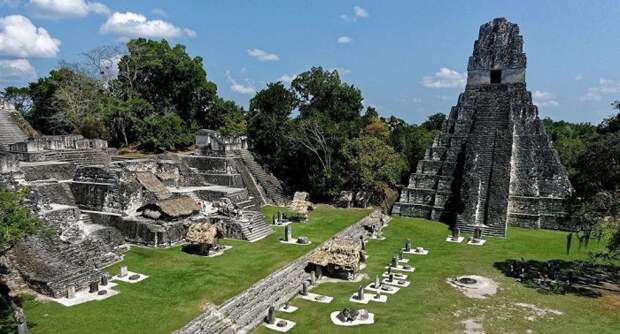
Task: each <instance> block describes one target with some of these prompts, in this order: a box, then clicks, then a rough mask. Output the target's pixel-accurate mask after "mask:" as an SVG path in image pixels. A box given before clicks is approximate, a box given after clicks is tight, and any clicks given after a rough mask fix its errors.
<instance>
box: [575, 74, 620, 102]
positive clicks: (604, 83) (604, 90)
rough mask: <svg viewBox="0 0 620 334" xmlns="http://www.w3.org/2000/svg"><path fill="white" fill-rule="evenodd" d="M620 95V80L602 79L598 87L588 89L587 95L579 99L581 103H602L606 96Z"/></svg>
mask: <svg viewBox="0 0 620 334" xmlns="http://www.w3.org/2000/svg"><path fill="white" fill-rule="evenodd" d="M618 93H620V80H610V79H605V78H600V79H599V81H598V86H596V87H590V88H588V91H587V92H586V94H585V95H583V96H582V97H580V98H579V99H580V100H581V101H600V100H602V99H603V97H604V96H609V95H612V94H618Z"/></svg>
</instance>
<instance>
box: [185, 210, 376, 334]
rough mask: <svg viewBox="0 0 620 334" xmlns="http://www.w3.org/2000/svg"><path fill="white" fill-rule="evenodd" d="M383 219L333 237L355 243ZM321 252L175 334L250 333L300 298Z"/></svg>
mask: <svg viewBox="0 0 620 334" xmlns="http://www.w3.org/2000/svg"><path fill="white" fill-rule="evenodd" d="M381 217H382V214H381V213H380V212H379V211H374V212H373V213H371V214H370V215H368V216H366V217H365V218H363V219H361V220H360V221H359V222H357V223H355V224H353V225H351V226H349V227H348V228H346V229H345V230H343V231H341V232H339V233H337V234H336V235H334V237H352V238H354V239H357V238H359V237H360V236H365V237H366V236H367V235H368V229H367V228H366V227H365V226H368V225H374V224H377V223H378V222H379V220H380V219H381ZM318 248H320V246H319V247H317V248H315V249H313V250H312V251H310V252H309V253H307V254H306V255H304V256H302V257H300V258H298V259H297V260H295V261H293V262H291V263H289V264H288V265H286V266H285V267H283V268H282V269H280V270H278V271H276V272H274V273H272V274H271V275H269V276H267V277H265V278H264V279H262V280H260V281H258V282H257V283H255V284H254V285H252V286H251V287H250V288H248V289H247V290H245V291H243V292H242V293H240V294H238V295H237V296H235V297H233V298H231V299H229V300H228V301H226V302H225V303H224V304H222V305H221V306H220V307H219V308H217V309H216V308H208V309H207V311H206V312H204V313H202V314H201V315H199V316H198V317H197V318H195V319H194V320H192V321H191V322H190V323H189V324H187V325H186V326H184V327H183V328H181V329H179V330H177V331H175V332H174V334H199V333H200V334H216V333H217V334H222V333H246V332H249V331H251V330H252V329H253V328H254V327H256V326H257V325H259V324H260V323H261V322H262V321H263V319H264V318H265V317H266V316H267V312H268V309H269V307H270V306H275V307H276V308H278V307H279V306H281V305H283V304H284V303H286V302H287V301H288V300H290V299H291V298H293V297H295V295H297V293H298V292H299V290H300V288H301V285H302V283H303V282H304V281H307V280H309V278H310V276H309V275H310V274H309V273H307V272H306V267H307V265H308V260H309V258H310V257H311V256H312V254H313V253H314V252H315V251H316V250H317V249H318ZM222 318H224V319H222ZM213 319H218V320H219V321H214V320H213Z"/></svg>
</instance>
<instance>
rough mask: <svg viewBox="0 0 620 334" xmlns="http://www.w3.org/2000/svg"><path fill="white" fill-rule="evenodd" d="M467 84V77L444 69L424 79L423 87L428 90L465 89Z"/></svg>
mask: <svg viewBox="0 0 620 334" xmlns="http://www.w3.org/2000/svg"><path fill="white" fill-rule="evenodd" d="M466 83H467V75H466V74H465V73H459V72H457V71H455V70H451V69H449V68H447V67H442V68H440V69H439V71H438V72H436V73H435V74H433V75H430V76H425V77H424V78H422V85H424V87H427V88H463V87H465V84H466Z"/></svg>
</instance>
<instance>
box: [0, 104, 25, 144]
mask: <svg viewBox="0 0 620 334" xmlns="http://www.w3.org/2000/svg"><path fill="white" fill-rule="evenodd" d="M27 139H28V135H26V133H25V132H24V131H22V129H21V128H20V127H19V126H18V125H17V123H16V122H15V120H14V119H13V117H11V112H10V111H9V110H7V109H4V108H3V107H2V104H0V147H2V146H4V145H8V144H13V143H18V142H22V141H26V140H27Z"/></svg>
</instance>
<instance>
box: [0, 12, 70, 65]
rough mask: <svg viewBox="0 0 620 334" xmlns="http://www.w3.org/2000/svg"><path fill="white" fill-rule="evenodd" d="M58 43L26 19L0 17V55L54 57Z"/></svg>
mask: <svg viewBox="0 0 620 334" xmlns="http://www.w3.org/2000/svg"><path fill="white" fill-rule="evenodd" d="M59 46H60V41H59V40H58V39H56V38H53V37H52V36H50V34H49V33H48V32H47V30H45V29H44V28H41V27H38V28H37V27H35V26H34V25H33V24H32V22H30V20H29V19H28V18H27V17H24V16H21V15H10V16H5V17H0V54H3V55H7V56H12V57H20V58H26V57H55V56H56V54H58V47H59Z"/></svg>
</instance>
